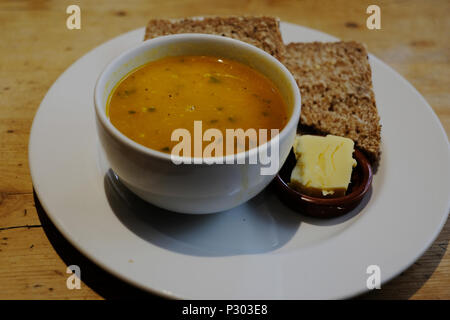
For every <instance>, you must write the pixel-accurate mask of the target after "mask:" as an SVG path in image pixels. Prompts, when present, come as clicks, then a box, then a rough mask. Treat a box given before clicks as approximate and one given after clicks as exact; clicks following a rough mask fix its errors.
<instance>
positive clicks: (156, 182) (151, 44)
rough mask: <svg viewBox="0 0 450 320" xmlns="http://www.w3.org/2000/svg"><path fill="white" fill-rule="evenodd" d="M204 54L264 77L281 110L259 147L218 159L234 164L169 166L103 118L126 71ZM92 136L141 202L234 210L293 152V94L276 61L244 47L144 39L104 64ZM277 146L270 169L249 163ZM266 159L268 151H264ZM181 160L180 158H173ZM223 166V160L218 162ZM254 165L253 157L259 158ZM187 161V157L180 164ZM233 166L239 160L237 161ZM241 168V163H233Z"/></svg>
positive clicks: (186, 37) (192, 39) (205, 39)
mask: <svg viewBox="0 0 450 320" xmlns="http://www.w3.org/2000/svg"><path fill="white" fill-rule="evenodd" d="M180 55H207V56H216V57H222V58H228V59H232V60H235V61H238V62H241V63H244V64H246V65H248V66H250V67H252V68H254V69H256V70H258V71H259V72H261V73H262V74H264V75H265V76H266V77H268V78H269V79H271V80H272V81H273V82H274V83H275V85H276V86H277V87H278V88H279V89H280V92H281V94H282V96H283V99H284V100H285V102H286V105H287V107H288V117H289V120H288V123H287V124H286V126H285V127H284V128H283V129H282V130H281V131H280V134H279V135H278V136H277V138H276V139H272V140H271V141H269V142H268V143H266V144H263V145H261V146H259V147H258V148H253V149H250V150H248V151H246V152H241V153H237V154H234V155H229V156H226V157H224V158H223V159H224V161H223V162H224V163H225V162H231V161H230V160H234V161H233V162H234V164H217V163H216V164H205V163H203V164H178V165H177V164H175V163H174V162H173V158H172V157H171V155H170V154H166V153H163V152H160V151H157V150H152V149H150V148H147V147H145V146H143V145H140V144H138V143H136V142H134V141H133V140H131V139H129V138H128V137H126V136H125V135H123V134H122V133H121V132H120V131H119V130H118V129H116V128H115V127H114V126H113V125H112V124H111V122H110V120H109V119H108V116H107V113H106V105H107V103H108V97H109V96H110V94H111V92H112V90H113V89H114V88H115V86H116V84H117V83H118V82H119V81H120V80H121V79H122V78H123V77H124V76H125V75H127V74H128V73H129V72H131V71H132V70H134V69H136V68H137V67H139V66H141V65H144V64H146V63H148V62H150V61H154V60H158V59H161V58H164V57H167V56H180ZM94 102H95V114H96V122H97V132H98V136H99V138H100V143H101V146H102V149H103V151H104V152H105V153H106V158H107V159H108V161H109V164H110V166H111V168H112V170H113V171H114V172H115V173H116V174H117V175H118V176H119V178H120V179H121V181H122V182H123V183H124V184H125V185H126V186H127V187H128V188H129V189H130V190H131V191H133V192H134V193H135V194H137V195H138V196H139V197H141V198H142V199H144V200H146V201H148V202H150V203H152V204H154V205H156V206H158V207H161V208H164V209H167V210H171V211H176V212H180V213H202V214H203V213H213V212H219V211H224V210H228V209H231V208H233V207H236V206H238V205H240V204H242V203H244V202H246V201H247V200H249V199H250V198H252V197H253V196H255V195H256V194H258V193H259V192H260V191H261V190H263V189H264V188H265V187H266V186H267V185H268V184H269V182H270V181H271V180H272V179H273V178H274V177H275V175H276V172H277V171H278V170H279V168H280V167H281V166H282V165H283V163H284V161H285V160H286V158H287V156H288V154H289V151H290V149H291V147H292V144H293V141H294V138H295V134H296V129H297V125H298V121H299V118H300V106H301V102H300V92H299V90H298V87H297V84H296V82H295V80H294V78H293V76H292V74H291V73H290V72H289V71H288V70H287V69H286V67H284V66H283V64H281V63H280V62H279V61H278V60H277V59H275V58H274V57H272V56H271V55H269V54H268V53H266V52H264V51H263V50H261V49H258V48H256V47H254V46H252V45H249V44H247V43H245V42H242V41H238V40H234V39H230V38H226V37H221V36H214V35H206V34H178V35H169V36H163V37H159V38H155V39H151V40H148V41H144V42H142V43H141V44H139V45H138V46H136V47H134V48H132V49H130V50H128V51H126V52H125V53H123V54H121V55H120V56H118V57H117V58H115V59H114V60H113V61H112V62H110V63H109V64H108V66H107V67H106V69H105V70H104V71H103V73H102V74H101V75H100V77H99V79H98V81H97V84H96V87H95V93H94ZM275 140H277V141H278V147H279V149H278V150H279V152H278V156H277V157H276V159H275V160H276V163H275V164H276V170H274V171H273V174H269V175H262V174H261V168H264V167H268V165H267V164H263V163H261V162H260V161H257V163H256V164H251V163H250V161H249V159H250V158H251V157H254V156H259V155H260V153H261V152H267V148H270V147H273V146H274V145H275V144H274V141H275ZM269 154H270V152H269ZM180 159H182V158H180ZM225 159H226V160H229V161H225ZM258 159H259V157H258ZM184 160H186V159H184ZM238 160H239V161H238ZM237 162H239V163H242V162H243V163H244V164H237Z"/></svg>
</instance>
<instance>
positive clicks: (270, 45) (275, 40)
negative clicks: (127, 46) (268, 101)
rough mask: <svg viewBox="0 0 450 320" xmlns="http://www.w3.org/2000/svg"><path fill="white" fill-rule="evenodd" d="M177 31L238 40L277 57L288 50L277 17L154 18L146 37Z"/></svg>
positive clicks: (280, 56)
mask: <svg viewBox="0 0 450 320" xmlns="http://www.w3.org/2000/svg"><path fill="white" fill-rule="evenodd" d="M176 33H207V34H216V35H222V36H226V37H229V38H234V39H238V40H241V41H244V42H247V43H250V44H252V45H254V46H256V47H258V48H261V49H263V50H265V51H266V52H268V53H270V54H271V55H273V56H274V57H275V58H277V59H281V58H282V57H283V55H284V51H285V46H284V44H283V40H282V38H281V32H280V29H279V20H278V19H276V18H273V17H245V16H244V17H237V16H231V17H205V18H185V19H178V20H168V19H153V20H150V21H149V23H148V24H147V28H146V30H145V38H144V40H147V39H151V38H155V37H158V36H163V35H169V34H176Z"/></svg>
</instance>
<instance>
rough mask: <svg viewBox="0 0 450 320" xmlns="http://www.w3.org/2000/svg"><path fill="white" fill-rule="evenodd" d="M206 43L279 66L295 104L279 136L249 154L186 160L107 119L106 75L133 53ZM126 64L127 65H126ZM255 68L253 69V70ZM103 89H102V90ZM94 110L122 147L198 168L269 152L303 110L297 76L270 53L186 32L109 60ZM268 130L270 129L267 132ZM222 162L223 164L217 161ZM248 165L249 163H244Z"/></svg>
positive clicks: (97, 86) (97, 88)
mask: <svg viewBox="0 0 450 320" xmlns="http://www.w3.org/2000/svg"><path fill="white" fill-rule="evenodd" d="M199 39H201V40H206V41H214V42H222V43H226V44H228V45H230V47H239V48H240V49H241V50H248V51H251V52H253V53H256V54H258V55H260V56H263V58H265V59H267V60H268V61H269V62H271V63H269V65H270V66H272V65H274V66H276V67H278V68H280V69H281V71H282V73H283V75H284V76H285V78H286V79H287V80H288V82H289V84H290V86H291V90H292V91H293V101H292V112H291V115H290V117H289V121H288V122H287V123H286V125H285V126H284V127H283V128H282V129H281V130H280V132H279V134H278V135H277V136H275V137H271V139H270V140H268V141H266V142H265V143H264V144H261V145H258V146H256V147H254V148H251V149H249V150H246V151H241V152H239V153H234V154H231V155H224V156H218V157H186V156H178V155H172V154H168V153H165V152H161V151H158V150H155V149H151V148H148V147H146V146H144V145H141V144H139V143H138V142H136V141H134V140H132V139H131V138H128V137H127V136H126V135H124V134H123V133H122V132H120V131H119V130H118V129H117V128H116V127H115V126H114V125H113V124H112V123H111V121H110V120H109V118H108V117H107V116H106V106H103V103H102V96H103V91H102V89H103V87H104V85H105V84H106V82H107V81H108V80H109V78H107V75H108V73H109V71H111V69H112V70H114V69H115V68H117V67H118V66H117V65H123V62H122V61H123V60H126V58H127V57H129V56H133V54H134V53H135V52H136V51H140V50H142V47H144V48H145V49H148V50H150V49H154V48H156V47H158V46H164V45H170V44H173V43H176V42H186V41H190V40H199ZM125 63H126V62H125ZM251 68H252V67H251ZM100 87H102V88H100ZM94 109H95V113H96V116H97V119H98V120H99V122H100V124H101V125H102V126H103V128H104V129H105V130H106V132H108V133H109V134H110V135H111V136H112V137H113V138H114V139H115V140H118V141H119V142H121V143H122V144H124V145H126V146H127V147H129V148H131V149H133V150H135V151H137V152H139V153H141V154H143V155H147V156H151V157H153V158H157V159H160V160H164V161H165V160H168V161H171V162H175V161H176V162H177V163H194V164H197V165H210V164H211V163H217V162H218V163H223V164H228V163H241V162H240V161H242V159H248V158H249V157H250V156H257V155H258V153H259V152H261V151H266V149H267V148H268V147H269V145H272V144H273V142H274V138H276V137H278V139H279V140H282V139H283V138H285V137H286V136H287V135H288V133H289V132H290V131H291V130H293V129H295V128H296V127H297V123H298V121H299V119H300V111H301V95H300V90H299V88H298V86H297V82H296V80H295V79H294V76H293V75H292V74H291V72H290V71H289V70H288V69H287V68H286V67H285V66H284V65H283V64H282V63H281V62H280V61H279V60H277V59H276V58H275V57H273V56H272V55H270V54H269V53H267V52H265V51H264V50H262V49H259V48H257V47H255V46H253V45H251V44H248V43H246V42H243V41H240V40H236V39H232V38H228V37H224V36H218V35H211V34H203V33H183V34H173V35H165V36H160V37H156V38H153V39H149V40H146V41H143V42H141V43H139V44H138V45H136V46H134V47H132V48H130V49H128V50H126V51H124V52H122V53H121V54H120V55H118V56H117V57H115V58H114V59H113V60H112V61H110V62H109V63H108V64H107V65H106V67H105V68H104V69H103V71H102V72H101V74H100V75H99V77H98V79H97V81H96V84H95V88H94ZM268 130H269V129H268ZM218 160H220V161H218ZM244 163H247V162H244Z"/></svg>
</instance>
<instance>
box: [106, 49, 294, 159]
mask: <svg viewBox="0 0 450 320" xmlns="http://www.w3.org/2000/svg"><path fill="white" fill-rule="evenodd" d="M107 114H108V116H109V119H110V121H111V123H112V124H113V125H114V126H115V127H116V128H117V129H119V131H121V132H122V133H123V134H124V135H126V136H127V137H129V138H130V139H132V140H134V141H136V142H138V143H140V144H142V145H144V146H146V147H149V148H151V149H154V150H158V151H163V152H167V153H170V151H171V150H172V148H173V147H174V146H175V145H176V144H178V141H171V135H172V132H173V131H174V130H175V129H178V128H185V129H187V130H189V131H190V133H191V135H192V137H193V136H194V131H193V129H194V121H196V120H200V121H202V130H203V132H204V131H205V130H207V129H209V128H216V129H219V130H220V131H221V132H222V133H223V137H224V139H225V136H226V134H225V130H226V129H238V128H242V129H244V130H247V129H250V128H253V129H255V130H259V129H280V130H281V129H282V128H283V127H284V126H285V124H286V122H287V109H286V106H285V103H284V101H283V98H282V97H281V94H280V92H279V90H278V88H277V87H276V86H275V85H274V84H273V83H272V82H271V81H270V80H269V79H268V78H266V77H265V76H264V75H262V74H261V73H259V72H258V71H255V70H254V69H252V68H250V67H248V66H246V65H244V64H241V63H239V62H236V61H232V60H227V59H222V58H217V57H209V56H178V57H168V58H164V59H161V60H157V61H153V62H150V63H148V64H146V65H144V66H142V67H140V68H138V69H136V70H134V71H133V72H131V73H130V74H128V75H127V76H126V77H124V79H122V80H121V82H120V83H119V84H118V85H117V86H116V88H115V90H114V91H113V92H112V94H111V96H110V97H109V104H108V107H107ZM268 138H270V132H269V137H268ZM208 143H209V142H203V147H205V146H206V145H207V144H208ZM245 149H248V144H246V147H245ZM228 153H230V152H228ZM223 154H227V152H226V151H225V150H224V151H223Z"/></svg>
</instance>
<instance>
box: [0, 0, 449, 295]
mask: <svg viewBox="0 0 450 320" xmlns="http://www.w3.org/2000/svg"><path fill="white" fill-rule="evenodd" d="M372 3H374V2H373V1H370V2H369V1H356V0H352V1H348V0H347V1H343V0H338V1H331V0H330V1H317V0H304V1H301V0H281V1H275V0H266V1H256V0H254V1H253V0H224V1H210V0H200V1H173V0H166V1H150V0H144V1H118V0H108V1H107V0H102V1H98V0H97V1H76V0H72V1H63V0H59V1H56V0H55V1H51V0H40V1H39V0H33V1H32V0H30V1H26V0H22V1H15V0H0V299H103V298H130V297H149V298H154V296H151V295H149V294H147V293H144V292H142V291H140V290H138V289H135V288H134V287H131V286H129V285H127V284H125V283H124V282H122V281H120V280H118V279H116V278H114V277H112V276H110V275H109V274H107V273H106V272H104V271H103V270H101V269H99V268H98V267H96V266H95V265H94V264H93V263H92V262H90V261H89V260H88V259H86V258H85V257H83V256H82V255H81V254H80V253H79V252H78V251H77V250H75V249H74V248H73V247H72V246H71V245H70V244H69V243H68V242H67V241H66V240H65V239H64V238H63V237H62V236H61V234H60V233H59V232H58V231H57V230H56V229H55V227H54V226H53V225H52V224H51V222H50V221H49V220H48V218H47V216H46V213H45V211H44V210H43V209H42V208H41V207H40V205H39V202H38V200H37V198H36V197H35V195H34V193H33V186H32V182H31V178H30V172H29V168H28V160H27V158H28V154H27V148H28V139H29V134H30V128H31V123H32V120H33V117H34V115H35V112H36V110H37V108H38V106H39V103H40V102H41V100H42V98H43V97H44V95H45V93H46V92H47V90H48V89H49V88H50V86H51V85H52V83H53V82H54V81H55V80H56V78H57V77H58V76H59V75H60V74H61V73H62V72H63V71H64V70H65V69H66V68H67V67H69V66H70V65H71V64H72V63H73V62H75V61H76V60H77V59H78V58H80V57H81V56H82V55H83V54H85V53H87V52H88V51H90V50H92V49H93V48H95V47H96V46H98V45H99V44H101V43H103V42H105V41H106V40H108V39H111V38H113V37H115V36H117V35H119V34H122V33H124V32H127V31H130V30H133V29H136V28H139V27H143V26H144V25H145V24H146V22H147V20H148V19H150V18H153V17H170V18H171V17H175V18H176V17H185V16H199V15H230V14H234V15H238V14H248V15H252V14H259V15H260V14H266V15H274V16H278V17H280V18H281V19H282V20H283V21H288V22H292V23H296V24H300V25H303V26H307V27H310V28H314V29H318V30H321V31H323V32H326V33H329V34H332V35H334V36H337V37H339V38H341V39H345V40H350V39H353V40H356V41H360V42H364V43H366V44H367V46H368V48H369V51H370V52H371V53H373V54H375V55H376V56H378V57H379V58H380V59H381V60H383V61H384V62H386V63H387V64H389V65H390V66H392V67H393V68H394V69H395V70H397V71H398V72H399V73H400V74H401V75H402V76H404V77H405V78H406V79H407V80H409V81H410V82H411V83H412V85H413V86H414V87H416V88H417V89H418V90H419V91H420V92H421V94H422V95H423V96H424V97H425V99H426V100H427V101H428V102H429V103H430V105H431V106H432V108H433V109H434V111H435V112H436V114H437V115H438V117H439V119H440V120H441V122H442V124H443V126H444V128H445V131H446V132H447V135H449V133H450V105H449V102H450V99H449V98H450V93H449V88H450V42H449V41H448V32H449V30H450V19H448V14H449V13H450V2H449V1H448V0H442V1H440V0H435V1H425V0H424V1H418V0H413V1H376V3H377V4H378V5H379V6H380V8H381V26H382V29H381V30H368V29H367V28H366V26H365V21H366V18H367V14H366V8H367V6H368V5H369V4H372ZM70 4H78V5H79V6H80V7H81V18H82V22H81V23H82V25H81V26H82V28H81V30H68V29H67V28H66V19H67V16H68V15H67V14H66V7H67V6H68V5H70ZM55 187H58V186H55ZM449 238H450V223H449V222H447V223H446V225H445V227H444V229H443V230H442V232H441V234H440V235H439V237H438V238H437V239H436V241H435V242H434V243H433V245H432V246H431V247H430V248H429V250H428V251H427V252H426V253H425V254H424V255H423V256H422V257H421V258H420V259H419V260H418V261H417V262H416V263H414V265H413V266H411V267H410V268H409V269H408V270H406V271H405V272H403V273H402V274H401V275H400V276H399V277H397V278H396V279H394V280H392V281H391V282H389V283H387V284H385V285H384V286H383V287H382V289H381V290H375V291H372V292H369V293H368V294H366V295H364V296H362V297H360V298H362V299H450V251H449V249H448V241H449ZM70 264H77V265H79V266H80V267H81V269H82V270H83V274H82V280H83V282H82V285H81V289H80V290H69V289H67V287H66V279H67V277H68V276H69V275H68V274H67V273H66V268H67V266H68V265H70Z"/></svg>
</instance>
